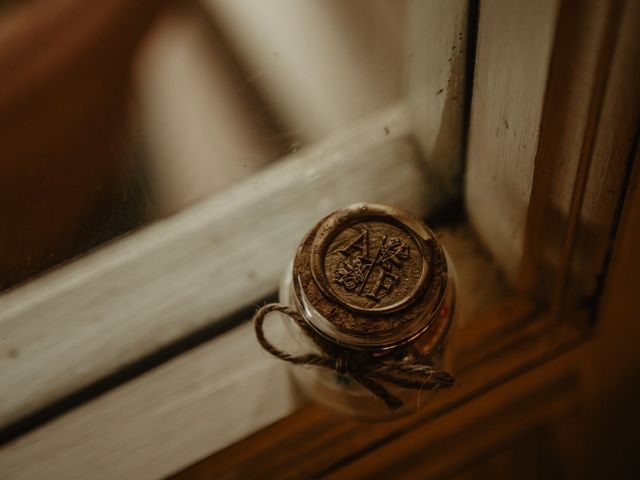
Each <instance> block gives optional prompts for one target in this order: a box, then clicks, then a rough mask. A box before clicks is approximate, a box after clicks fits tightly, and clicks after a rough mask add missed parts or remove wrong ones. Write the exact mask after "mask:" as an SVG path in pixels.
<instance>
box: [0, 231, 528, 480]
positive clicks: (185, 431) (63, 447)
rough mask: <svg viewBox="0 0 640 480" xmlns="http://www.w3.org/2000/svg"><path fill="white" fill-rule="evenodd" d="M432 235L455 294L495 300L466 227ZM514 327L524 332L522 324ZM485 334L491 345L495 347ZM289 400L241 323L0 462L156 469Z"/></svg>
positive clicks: (89, 471) (238, 434)
mask: <svg viewBox="0 0 640 480" xmlns="http://www.w3.org/2000/svg"><path fill="white" fill-rule="evenodd" d="M437 234H438V235H439V237H440V238H441V240H442V242H443V243H444V245H445V247H446V248H447V250H448V252H449V253H450V255H451V256H452V258H453V261H454V262H456V264H457V265H458V268H459V270H460V271H461V272H465V276H464V277H463V278H461V288H462V289H465V290H467V291H468V292H469V294H468V295H466V299H463V302H462V307H463V309H465V310H466V311H467V314H468V315H477V314H478V312H479V311H480V310H481V309H484V308H486V305H491V304H495V303H496V302H498V301H499V298H500V297H501V295H502V294H503V293H504V289H503V288H502V287H501V286H500V284H499V283H498V282H496V283H495V284H493V286H492V287H490V286H488V285H487V284H488V283H490V282H491V281H492V279H493V280H499V279H497V278H496V277H495V276H494V275H495V270H494V269H493V266H492V264H491V262H490V260H489V259H487V258H485V257H484V256H483V254H482V253H481V252H478V247H477V245H476V246H474V244H473V237H470V235H469V231H468V229H466V228H464V227H459V228H456V229H451V228H445V229H441V230H438V232H437ZM482 282H484V285H482V286H481V287H478V285H479V284H481V283H482ZM531 313H532V312H531V308H530V305H529V304H526V303H525V304H518V303H516V304H511V305H509V307H508V308H506V309H504V310H502V311H501V315H502V318H503V319H504V318H505V317H508V318H509V319H510V320H514V319H520V320H521V321H526V319H528V318H530V317H529V315H530V314H531ZM523 317H524V318H523ZM477 321H478V322H485V321H486V318H478V319H477ZM491 324H492V325H493V328H492V329H488V328H487V327H483V330H482V331H484V332H485V334H484V335H483V336H482V338H484V339H485V340H488V339H492V340H496V338H495V337H494V336H496V335H497V336H498V337H502V336H503V335H501V333H500V329H499V328H498V327H497V325H496V323H495V322H491ZM490 332H491V333H490ZM503 333H504V332H503ZM521 333H522V334H524V335H525V336H526V335H528V334H530V333H531V332H530V331H529V330H528V329H522V330H521ZM477 338H478V336H476V335H471V336H468V337H467V340H465V341H464V342H463V343H464V345H465V347H464V348H465V350H463V351H465V352H466V353H464V355H465V357H468V358H469V359H471V360H472V361H474V360H476V359H477V358H478V357H477V353H476V355H474V354H473V353H470V352H469V351H468V350H473V351H476V350H477V347H478V346H480V347H481V348H482V350H483V351H485V352H486V351H489V352H490V350H488V349H487V348H486V346H485V345H484V344H481V345H476V344H475V343H474V342H476V339H477ZM512 339H513V337H512ZM494 343H495V345H496V346H497V347H498V348H499V349H502V348H504V347H505V345H503V344H502V343H501V342H494ZM474 345H475V346H474ZM465 363H466V362H465ZM466 365H467V366H468V364H466ZM505 366H506V365H505ZM483 381H484V379H483ZM474 388H478V385H476V386H475V387H474ZM458 394H463V395H464V392H458ZM467 395H468V392H467ZM448 401H449V402H450V401H451V400H448ZM446 402H447V400H445V404H446ZM299 406H300V403H299V400H298V398H297V396H296V394H295V392H294V391H292V390H291V389H290V385H289V383H288V378H287V376H286V368H285V364H284V363H282V362H280V361H276V360H273V359H272V358H271V357H269V356H268V355H267V354H266V353H264V352H263V351H261V350H260V348H259V345H258V343H257V342H256V341H255V338H254V335H253V331H252V329H251V328H250V326H249V325H244V326H242V327H238V328H237V329H235V330H233V331H232V332H230V333H228V334H225V335H223V336H221V337H219V338H217V339H215V340H213V341H210V342H208V343H206V344H204V345H202V346H200V347H198V348H196V349H194V350H191V351H189V352H187V353H185V354H183V355H181V356H179V357H176V358H175V359H173V360H171V361H169V362H167V363H165V364H163V365H162V366H160V367H158V368H157V369H156V370H153V371H151V372H149V373H147V374H144V375H142V376H140V377H138V378H136V379H134V380H132V381H130V382H128V383H127V384H125V385H122V386H121V387H118V388H117V389H115V390H113V391H111V392H108V393H106V394H104V395H103V396H101V397H99V398H98V399H96V400H94V401H91V402H89V403H87V404H85V405H83V406H80V407H78V408H76V409H74V410H73V411H71V412H69V413H67V414H66V415H63V416H61V417H59V418H58V419H55V420H54V421H52V422H50V423H48V424H45V425H44V426H42V427H41V428H39V429H37V430H35V431H33V432H30V433H27V434H26V435H24V436H22V437H20V438H18V439H17V440H16V441H14V442H13V443H10V444H8V445H6V446H5V447H4V448H3V449H1V450H0V471H2V472H8V473H10V474H11V477H12V478H21V477H22V478H34V477H35V478H37V477H39V476H42V475H45V474H47V475H49V476H50V477H62V478H87V477H88V476H90V477H91V478H114V477H115V478H120V477H123V476H126V477H129V478H141V479H142V478H158V477H161V476H164V475H167V474H169V473H173V472H175V471H178V470H180V469H182V468H185V467H186V466H188V465H190V464H192V463H193V462H195V461H197V460H200V459H201V458H203V457H205V456H207V455H210V454H212V453H213V452H215V451H218V450H221V449H222V448H224V447H226V446H228V445H230V444H232V443H234V442H237V441H239V440H241V439H242V438H244V437H245V436H247V435H250V434H252V433H253V432H255V431H257V430H259V429H261V428H263V427H265V426H267V425H268V424H270V423H272V422H275V421H277V420H280V419H281V418H284V417H286V416H287V415H289V414H291V413H293V412H295V411H296V410H297V409H298V408H299ZM334 417H335V418H336V421H342V420H341V418H340V417H337V416H335V415H334ZM365 438H366V437H365ZM365 438H363V440H364V439H365Z"/></svg>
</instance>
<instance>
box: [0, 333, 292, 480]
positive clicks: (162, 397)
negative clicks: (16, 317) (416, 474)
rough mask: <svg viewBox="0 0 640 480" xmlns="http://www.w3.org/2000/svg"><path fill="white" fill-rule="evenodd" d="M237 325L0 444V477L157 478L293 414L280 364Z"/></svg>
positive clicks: (31, 479)
mask: <svg viewBox="0 0 640 480" xmlns="http://www.w3.org/2000/svg"><path fill="white" fill-rule="evenodd" d="M259 348H260V347H259V345H258V343H257V342H256V341H255V338H254V336H253V331H252V328H251V326H250V325H245V326H243V327H240V328H237V329H236V330H234V331H232V332H229V333H228V334H226V335H223V336H221V337H219V338H217V339H216V340H214V341H211V342H209V343H207V344H206V345H203V346H201V347H199V348H196V349H194V350H192V351H190V352H189V353H187V354H185V355H183V356H181V357H179V358H176V359H174V360H172V361H170V362H168V363H166V364H164V365H163V366H162V367H160V368H158V369H156V370H154V371H151V372H150V373H148V374H146V375H144V376H143V377H141V378H138V379H136V380H134V381H132V382H129V383H127V384H125V385H123V386H121V387H119V388H117V389H115V390H112V391H110V392H109V393H107V394H105V395H104V396H102V397H100V398H98V399H97V400H94V401H92V402H89V403H86V404H84V405H83V406H81V407H79V408H77V409H75V410H73V411H71V412H70V413H68V414H67V415H64V416H62V417H59V418H57V419H56V420H55V421H53V422H51V423H49V424H46V425H45V426H43V427H42V428H40V429H38V430H37V431H35V432H33V433H30V434H28V435H26V436H24V437H21V438H20V439H18V440H17V441H15V442H13V443H11V444H9V445H6V446H5V447H3V448H2V449H1V450H0V477H2V478H7V479H9V478H10V479H12V480H18V479H30V480H36V479H65V480H71V479H89V478H91V479H94V480H97V479H115V478H118V479H139V480H143V479H154V478H162V477H164V476H166V475H167V474H170V473H172V472H175V471H177V470H179V469H181V468H183V467H186V466H188V465H189V464H190V463H192V462H194V461H196V460H198V459H199V458H202V457H204V456H206V455H207V454H209V453H211V452H214V451H217V450H219V449H221V448H223V447H225V446H226V445H228V444H230V443H232V442H234V441H238V440H240V439H242V438H243V437H244V436H245V435H247V434H249V433H250V432H253V431H255V430H257V429H259V428H261V427H264V426H266V425H268V424H269V423H271V422H273V421H274V420H275V419H277V418H281V417H283V416H285V415H287V414H288V413H290V412H292V411H293V410H294V409H295V408H296V406H297V404H298V403H297V400H296V397H295V395H294V394H293V393H292V392H289V388H290V386H289V383H288V378H287V371H286V367H285V365H284V363H283V362H279V361H277V360H272V359H271V358H268V354H266V353H264V352H262V351H260V350H259Z"/></svg>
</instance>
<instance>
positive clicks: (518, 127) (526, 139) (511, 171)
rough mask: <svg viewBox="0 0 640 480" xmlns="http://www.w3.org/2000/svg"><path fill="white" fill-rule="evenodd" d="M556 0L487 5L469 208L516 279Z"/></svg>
mask: <svg viewBox="0 0 640 480" xmlns="http://www.w3.org/2000/svg"><path fill="white" fill-rule="evenodd" d="M559 3H560V2H559V1H558V0H540V1H535V2H532V1H528V0H517V1H514V0H483V1H482V2H481V5H480V19H479V25H478V39H477V50H476V63H475V74H474V88H473V97H472V105H471V122H470V131H469V145H468V151H467V166H466V175H465V176H466V179H465V196H466V201H465V203H466V206H467V209H468V212H469V217H470V220H471V222H472V224H473V226H474V228H475V229H476V230H477V232H478V234H479V235H480V237H481V238H482V240H483V241H484V243H485V245H486V246H487V247H488V248H489V250H490V251H491V253H492V254H493V255H494V256H495V258H496V259H497V261H498V262H499V263H500V265H501V266H502V267H503V268H504V270H505V272H506V274H507V276H508V277H509V278H510V279H511V280H512V281H513V282H515V280H516V277H517V274H518V272H519V269H520V265H521V260H522V252H523V247H524V234H525V226H526V221H527V210H528V206H529V198H530V195H531V186H532V182H533V168H534V160H535V156H536V152H537V148H538V137H539V130H540V119H541V116H542V107H543V103H544V95H545V87H546V84H547V77H548V70H549V64H550V59H551V53H552V50H553V41H554V34H555V26H556V19H557V15H558V8H559Z"/></svg>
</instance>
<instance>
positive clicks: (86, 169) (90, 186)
mask: <svg viewBox="0 0 640 480" xmlns="http://www.w3.org/2000/svg"><path fill="white" fill-rule="evenodd" d="M405 10H406V2H405V0H397V1H393V2H389V1H384V0H352V1H349V2H344V1H340V0H309V1H304V2H299V1H296V0H270V1H269V2H263V1H261V0H183V1H161V0H141V1H136V2H131V1H127V0H101V1H100V2H98V3H97V4H96V3H95V2H84V1H81V0H57V1H45V2H35V1H23V2H21V1H1V2H0V289H7V288H9V287H12V286H15V285H17V284H19V283H20V282H23V281H25V280H26V279H28V278H29V277H31V276H33V275H36V274H38V273H40V272H42V271H43V270H45V269H47V268H50V267H52V266H54V265H56V264H59V263H60V262H63V261H66V260H68V259H70V258H73V257H74V256H76V255H78V254H81V253H82V252H86V251H87V250H89V249H92V248H95V247H96V246H98V245H100V244H102V243H103V242H106V241H109V240H111V239H113V238H115V237H117V236H119V235H122V234H125V233H126V232H129V231H131V230H133V229H136V228H139V227H141V226H142V225H145V224H147V223H149V222H152V221H154V220H157V219H160V218H163V217H166V216H169V215H171V214H173V213H175V212H178V211H180V210H181V209H184V208H186V207H188V206H189V205H193V204H194V203H196V202H199V201H201V200H203V199H205V198H207V197H210V196H211V195H215V194H216V193H217V192H220V191H221V190H223V189H225V188H229V187H230V186H231V185H233V184H234V183H235V182H238V181H240V180H242V179H244V178H246V177H249V176H251V175H252V174H253V173H255V172H256V171H257V170H259V169H261V168H264V167H265V166H267V165H269V164H270V163H271V162H274V161H276V160H277V159H278V158H280V157H282V156H284V155H287V154H289V153H291V152H297V151H299V150H300V149H303V148H305V146H307V145H309V144H310V143H313V142H316V141H318V140H319V139H322V138H323V137H325V136H326V135H328V134H330V133H332V132H335V131H339V130H340V129H343V128H344V127H345V126H346V125H348V124H350V123H351V122H354V121H356V120H358V119H360V118H362V117H363V116H366V115H367V114H370V113H372V112H374V111H376V110H379V109H380V108H382V107H384V106H385V105H387V104H389V103H390V102H392V101H394V100H397V99H398V98H399V97H401V95H402V90H403V86H404V81H403V80H404V73H403V72H404V64H405V63H406V59H407V57H408V55H409V54H410V52H406V51H405V32H406V28H405V24H404V23H405V20H406V19H405Z"/></svg>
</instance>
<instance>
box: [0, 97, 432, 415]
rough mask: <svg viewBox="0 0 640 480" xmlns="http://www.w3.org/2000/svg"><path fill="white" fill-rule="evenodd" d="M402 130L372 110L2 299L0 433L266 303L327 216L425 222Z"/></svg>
mask: <svg viewBox="0 0 640 480" xmlns="http://www.w3.org/2000/svg"><path fill="white" fill-rule="evenodd" d="M408 131H409V125H408V122H407V116H406V114H405V111H404V109H403V107H402V106H397V107H394V108H392V109H390V110H387V111H384V112H382V113H381V114H380V115H379V116H376V117H375V118H372V119H370V120H368V121H367V122H366V123H364V124H362V125H358V126H356V127H354V129H352V130H349V131H346V132H344V133H343V134H341V135H338V136H336V137H332V138H331V139H329V140H328V141H326V142H323V143H321V144H318V145H317V146H315V147H313V148H309V149H305V150H304V151H303V152H301V153H299V154H297V155H293V156H291V157H289V158H286V159H284V160H282V161H280V162H278V163H277V164H276V165H274V166H273V167H271V168H269V169H267V170H265V171H263V172H261V173H260V174H258V175H257V176H255V177H253V178H251V179H249V180H247V181H245V182H244V183H242V184H240V185H238V186H237V187H235V188H233V189H231V190H229V191H227V192H224V193H222V194H221V195H219V196H217V197H213V198H211V199H210V200H208V201H206V202H204V203H202V204H200V205H197V206H195V207H193V208H191V209H189V210H186V211H183V212H181V213H179V214H177V215H176V216H174V217H171V218H168V219H166V220H163V221H160V222H158V223H156V224H154V225H151V226H149V227H148V228H145V229H143V230H142V231H140V232H138V233H135V234H133V235H130V236H129V237H128V238H124V239H121V240H118V241H116V242H114V243H113V244H111V245H109V246H107V247H104V248H101V249H100V250H98V251H96V252H95V253H93V254H91V255H88V256H86V257H85V258H82V259H80V260H77V261H74V262H72V263H70V264H69V265H67V266H65V267H62V268H60V269H58V270H55V271H52V272H51V273H49V274H47V275H44V276H43V277H41V278H39V279H36V280H34V281H32V282H29V283H28V284H26V285H25V286H23V287H21V288H18V289H16V290H15V291H12V292H9V293H5V294H4V295H2V296H1V297H0V371H2V372H3V373H2V375H1V376H0V392H2V402H0V424H7V423H9V422H11V421H15V420H16V419H18V418H20V417H23V416H24V415H27V414H29V413H31V412H33V411H35V410H37V409H39V408H42V407H44V406H46V405H47V404H49V403H51V402H53V401H55V400H57V399H60V398H62V397H64V396H66V395H68V394H70V393H72V392H74V391H76V390H78V389H79V388H82V387H84V386H86V385H88V384H90V383H91V382H94V381H96V380H98V379H100V378H102V377H104V376H105V375H107V374H109V373H112V372H114V371H117V370H118V369H119V368H121V367H122V366H124V365H126V364H127V363H129V362H132V361H134V360H136V359H139V358H140V357H142V356H144V355H147V354H150V353H152V352H154V351H155V350H157V349H158V348H160V347H162V346H165V345H167V344H169V343H171V342H173V341H175V340H176V339H178V338H181V337H183V336H184V335H186V334H188V333H190V332H193V331H194V330H196V329H198V328H201V327H203V326H205V325H208V324H211V323H212V322H215V321H216V320H217V319H219V318H221V317H224V316H226V315H229V314H230V313H232V312H234V311H236V310H237V309H239V308H241V307H246V306H247V305H250V304H251V303H252V302H256V301H258V300H259V299H260V298H263V297H265V296H266V295H268V294H270V293H272V292H274V291H275V290H276V286H277V283H278V280H279V278H280V277H281V275H282V274H283V269H284V268H285V266H286V264H287V262H288V260H289V258H290V256H291V255H292V254H293V252H294V249H295V247H296V245H297V244H298V242H299V241H300V239H301V237H302V236H303V234H304V233H305V232H306V231H307V230H308V229H309V228H310V227H311V226H312V225H313V223H315V222H316V221H317V220H318V219H319V218H321V217H322V216H323V215H325V214H327V213H328V212H330V211H332V210H334V209H336V208H339V207H342V206H344V205H347V204H349V203H352V202H355V201H378V202H383V203H389V204H394V205H398V206H401V207H404V208H406V209H407V210H409V211H411V212H413V213H414V214H415V215H417V216H420V217H423V216H425V214H427V213H428V212H429V211H430V210H431V209H432V208H433V207H434V206H435V205H436V204H437V203H438V200H439V199H438V197H437V195H435V194H433V192H435V191H436V189H435V188H433V185H432V184H431V183H430V182H429V181H428V179H426V178H425V177H424V176H423V174H422V165H421V164H420V162H419V160H418V158H417V154H416V152H415V149H414V148H413V142H411V140H410V139H409V138H408V137H407V134H408ZM434 181H435V180H434ZM212 361H213V360H212Z"/></svg>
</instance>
